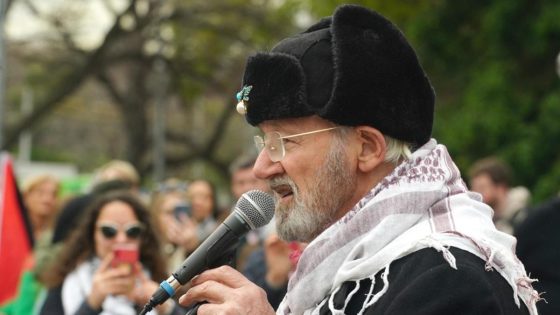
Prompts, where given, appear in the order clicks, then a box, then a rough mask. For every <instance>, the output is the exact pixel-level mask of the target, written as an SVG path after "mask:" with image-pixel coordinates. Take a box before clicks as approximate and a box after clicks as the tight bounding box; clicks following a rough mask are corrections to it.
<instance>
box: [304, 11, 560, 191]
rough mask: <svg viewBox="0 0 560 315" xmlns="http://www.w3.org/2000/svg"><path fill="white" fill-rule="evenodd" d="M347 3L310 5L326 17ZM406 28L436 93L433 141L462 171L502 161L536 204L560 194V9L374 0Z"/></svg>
mask: <svg viewBox="0 0 560 315" xmlns="http://www.w3.org/2000/svg"><path fill="white" fill-rule="evenodd" d="M341 3H342V1H333V0H331V1H326V2H325V1H318V0H309V1H306V4H307V5H308V7H310V8H311V11H312V12H313V13H315V14H316V15H319V16H322V15H327V14H330V13H331V12H332V11H333V9H334V8H335V6H336V5H339V4H341ZM359 3H360V4H363V5H366V6H368V7H370V8H372V9H375V10H378V11H379V12H381V13H382V14H383V15H385V16H387V17H389V18H390V19H391V20H392V21H394V22H396V23H397V25H399V27H400V28H401V29H402V30H403V31H404V33H405V35H406V36H407V37H408V38H409V40H410V41H411V42H412V45H413V47H415V48H416V50H417V53H418V55H419V57H420V59H421V63H422V64H423V66H424V68H425V70H426V72H427V73H428V75H429V77H430V78H431V80H432V84H433V85H434V87H435V89H436V95H437V97H436V113H435V123H434V132H433V135H434V137H436V139H438V140H439V141H440V142H442V143H444V144H445V145H447V146H448V148H449V151H450V152H451V154H452V156H453V157H454V159H455V161H456V162H457V164H458V166H459V168H460V169H462V170H463V171H465V170H466V169H467V168H468V167H469V166H470V165H471V164H472V163H473V161H474V160H476V159H478V158H482V157H485V156H488V155H497V156H499V157H501V158H503V159H504V160H506V161H507V162H509V163H510V164H511V165H512V167H513V169H514V170H515V175H516V180H517V183H520V184H523V185H526V186H528V187H529V188H530V189H531V190H532V192H533V194H534V201H539V200H542V199H543V198H546V197H548V196H550V195H553V194H556V193H557V192H558V191H559V190H560V146H559V145H558V140H557V139H558V138H559V137H560V124H559V123H557V122H556V120H557V117H560V81H559V79H558V77H557V76H556V74H555V72H554V60H555V58H556V55H557V54H558V52H559V51H560V20H559V19H558V16H559V15H560V2H558V1H553V0H545V1H538V2H534V1H529V0H515V1H512V0H498V1H465V0H460V1H407V2H406V3H402V2H394V1H386V0H369V1H368V0H364V1H359Z"/></svg>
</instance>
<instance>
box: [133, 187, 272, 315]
mask: <svg viewBox="0 0 560 315" xmlns="http://www.w3.org/2000/svg"><path fill="white" fill-rule="evenodd" d="M273 216H274V200H273V199H272V197H271V196H270V195H269V194H267V193H265V192H262V191H260V190H251V191H249V192H246V193H244V194H243V195H242V196H241V197H240V198H239V200H238V201H237V203H236V205H235V208H234V210H233V212H232V213H231V214H230V215H229V216H228V217H227V218H226V219H225V220H224V222H223V223H222V224H220V225H219V226H218V227H217V228H216V230H214V232H212V234H210V236H208V238H206V240H204V242H202V244H200V245H199V246H198V247H197V249H195V251H194V252H192V253H191V254H190V255H189V257H187V259H185V261H184V262H183V263H182V264H181V266H180V267H179V268H178V269H177V270H175V272H174V273H173V274H172V275H171V276H170V277H169V278H168V279H167V280H165V281H163V282H161V284H160V287H159V289H158V290H157V291H156V292H155V293H154V294H153V295H152V297H151V298H150V301H148V303H146V305H145V306H144V309H143V310H142V312H141V313H140V314H146V313H147V312H149V311H150V310H152V309H153V308H154V307H156V306H157V305H160V304H162V303H163V302H165V301H166V300H167V299H168V298H170V297H171V296H173V295H174V294H175V292H176V290H177V289H178V288H179V287H180V286H182V285H184V284H186V283H187V282H188V281H190V280H191V279H192V278H194V276H196V275H198V274H199V273H201V272H202V271H204V270H206V269H207V268H213V267H217V266H219V265H220V264H221V262H222V261H223V258H224V253H229V252H231V251H232V250H233V249H235V248H236V247H237V243H238V241H239V239H240V238H241V237H242V236H243V235H245V234H246V233H247V232H249V230H252V229H256V228H259V227H262V226H265V225H266V224H267V223H268V222H270V220H271V219H272V217H273Z"/></svg>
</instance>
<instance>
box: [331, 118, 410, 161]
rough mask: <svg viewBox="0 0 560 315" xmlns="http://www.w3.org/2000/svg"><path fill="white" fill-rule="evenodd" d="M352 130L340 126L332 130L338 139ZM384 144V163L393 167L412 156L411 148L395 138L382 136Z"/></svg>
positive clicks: (406, 143) (351, 128)
mask: <svg viewBox="0 0 560 315" xmlns="http://www.w3.org/2000/svg"><path fill="white" fill-rule="evenodd" d="M353 130H354V128H353V127H347V126H340V127H339V128H337V129H335V130H334V133H335V135H336V136H338V137H339V139H344V138H345V137H346V136H348V135H349V134H350V132H352V131H353ZM383 136H384V137H385V143H386V144H387V152H386V153H385V162H390V163H393V164H395V165H397V164H399V163H400V162H401V161H403V160H408V159H409V158H410V157H411V156H412V150H411V148H412V146H411V145H410V144H409V143H408V142H404V141H401V140H397V139H395V138H392V137H389V136H387V135H383Z"/></svg>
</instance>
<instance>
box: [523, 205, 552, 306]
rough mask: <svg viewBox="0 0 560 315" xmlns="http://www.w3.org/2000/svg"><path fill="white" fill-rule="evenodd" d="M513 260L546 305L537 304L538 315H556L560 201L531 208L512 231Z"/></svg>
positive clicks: (542, 303)
mask: <svg viewBox="0 0 560 315" xmlns="http://www.w3.org/2000/svg"><path fill="white" fill-rule="evenodd" d="M515 236H516V237H517V257H519V260H521V262H523V264H524V265H525V270H526V271H527V273H528V274H530V276H531V278H536V279H538V280H539V281H538V282H534V283H533V286H534V287H535V289H536V290H537V291H539V292H542V298H544V299H545V300H546V301H547V302H548V303H545V302H540V303H538V304H537V308H538V310H539V314H541V315H558V314H560V245H559V244H560V198H558V197H557V198H553V199H551V200H549V201H547V202H545V203H543V204H541V205H539V206H537V207H535V208H534V209H531V210H529V216H528V217H527V219H525V221H523V223H521V224H520V225H519V226H518V227H517V228H516V229H515Z"/></svg>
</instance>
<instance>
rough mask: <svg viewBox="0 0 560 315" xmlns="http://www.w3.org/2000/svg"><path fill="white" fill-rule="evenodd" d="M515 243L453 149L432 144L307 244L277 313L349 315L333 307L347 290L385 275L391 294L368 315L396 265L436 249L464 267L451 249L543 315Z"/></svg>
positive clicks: (371, 300) (371, 299)
mask: <svg viewBox="0 0 560 315" xmlns="http://www.w3.org/2000/svg"><path fill="white" fill-rule="evenodd" d="M515 242H516V241H515V238H514V237H512V236H510V235H507V234H505V233H502V232H499V231H497V230H496V228H495V227H494V224H493V223H492V209H491V208H489V207H488V206H486V205H485V204H483V203H482V202H481V197H480V195H479V194H476V193H472V192H469V191H468V190H467V188H466V187H465V184H464V183H463V181H462V179H461V175H460V172H459V170H458V168H457V167H456V166H455V164H454V163H453V161H452V160H451V157H450V156H449V153H448V152H447V149H446V148H445V146H443V145H439V144H437V143H436V141H435V140H434V139H432V140H430V141H429V142H428V143H426V144H425V145H424V146H422V147H421V148H419V149H418V150H416V151H415V152H414V153H413V154H412V157H411V158H410V159H408V160H407V161H405V162H403V163H401V164H400V165H399V166H397V167H396V168H395V169H394V170H393V172H392V173H391V174H389V175H388V176H386V177H385V178H384V179H383V180H382V181H381V182H380V183H378V184H377V185H376V187H374V188H373V189H372V190H371V191H370V192H369V193H368V194H367V195H366V196H365V197H363V198H362V200H360V201H359V202H358V204H357V205H356V206H355V207H354V208H353V209H352V210H351V211H349V212H348V213H347V214H346V215H345V216H344V217H343V218H341V219H340V220H339V221H338V222H337V223H335V224H333V225H332V226H330V227H329V228H328V229H327V230H325V231H324V232H323V233H322V234H321V235H319V236H318V237H317V238H316V239H315V240H313V241H312V242H311V243H310V244H309V245H308V246H307V248H306V249H305V251H304V252H303V254H302V255H301V257H300V260H299V263H298V266H297V269H296V271H295V272H294V274H293V275H292V277H291V278H290V282H289V284H288V292H287V294H286V296H285V298H284V300H283V301H282V303H281V304H280V306H279V307H278V310H277V314H306V315H309V314H318V311H319V309H320V308H321V307H322V306H323V305H324V304H325V303H329V308H330V310H331V312H332V313H333V314H343V313H344V309H342V310H336V309H334V306H333V301H332V298H333V297H334V295H335V294H334V293H336V291H337V290H338V289H339V288H340V287H341V285H342V284H343V283H344V282H346V281H359V280H361V279H365V278H371V279H372V284H371V286H372V288H373V286H374V284H375V281H374V280H373V279H374V275H375V274H377V273H378V272H379V271H381V270H385V272H384V276H383V281H384V283H383V289H382V290H381V291H379V292H377V293H375V294H370V295H369V296H368V297H367V298H366V300H365V302H364V305H363V306H362V312H363V311H365V310H366V309H367V308H368V307H369V306H371V305H373V304H374V303H375V302H376V301H377V300H378V299H379V298H380V297H381V296H382V295H383V294H384V293H385V292H386V290H387V287H388V286H389V285H390V283H389V281H388V278H387V276H388V274H389V272H390V265H391V263H392V262H393V261H395V260H397V259H399V258H401V257H404V256H406V255H408V254H410V253H413V252H415V251H418V250H420V249H423V248H427V247H432V248H435V249H436V250H438V251H439V252H441V253H442V255H443V257H444V258H445V260H446V261H447V262H448V263H449V265H450V266H451V267H452V268H455V269H456V263H455V257H454V256H453V255H452V254H451V252H450V251H449V247H451V246H452V247H457V248H460V249H463V250H466V251H468V252H470V253H472V254H474V255H476V256H478V257H480V258H481V259H483V260H484V261H485V262H486V268H487V269H488V270H490V269H494V270H496V271H498V272H499V273H500V274H501V275H502V276H503V277H504V278H505V280H506V281H507V282H508V283H509V284H510V286H511V287H512V288H513V295H514V296H513V298H514V300H515V303H516V304H517V305H518V306H519V305H520V300H521V301H522V302H523V303H525V305H526V306H527V308H528V309H529V312H530V313H531V314H537V310H536V306H535V303H536V301H537V300H538V298H539V297H538V294H537V292H536V291H534V290H533V288H532V286H531V282H532V281H533V280H532V279H529V278H528V277H527V275H526V272H525V269H524V267H523V265H522V264H521V262H519V260H518V259H517V257H516V256H515V253H514V252H515ZM370 292H371V289H370ZM329 296H330V297H329ZM349 300H350V297H348V298H347V301H349Z"/></svg>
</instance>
